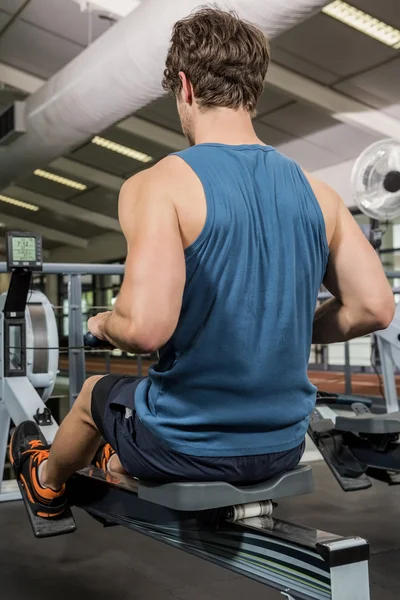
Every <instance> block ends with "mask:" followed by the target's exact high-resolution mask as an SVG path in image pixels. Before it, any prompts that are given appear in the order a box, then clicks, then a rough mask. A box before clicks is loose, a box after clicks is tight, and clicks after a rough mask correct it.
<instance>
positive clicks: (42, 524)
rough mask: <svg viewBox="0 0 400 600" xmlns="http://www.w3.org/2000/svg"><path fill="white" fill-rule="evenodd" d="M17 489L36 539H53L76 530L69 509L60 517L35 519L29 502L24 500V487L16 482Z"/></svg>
mask: <svg viewBox="0 0 400 600" xmlns="http://www.w3.org/2000/svg"><path fill="white" fill-rule="evenodd" d="M17 483H18V487H19V489H20V491H21V495H22V499H23V501H24V504H25V508H26V512H27V513H28V517H29V521H30V523H31V525H32V530H33V533H34V535H35V537H37V538H45V537H53V536H55V535H64V534H65V533H73V532H74V531H75V529H76V525H75V519H74V517H73V515H72V512H71V509H70V508H67V509H66V510H65V512H64V513H63V514H62V515H61V516H60V517H55V518H50V519H46V518H44V517H37V516H36V515H35V514H34V513H33V512H32V508H31V505H30V502H29V501H28V499H27V498H26V491H25V487H24V485H23V484H22V483H21V482H20V481H19V480H18V481H17Z"/></svg>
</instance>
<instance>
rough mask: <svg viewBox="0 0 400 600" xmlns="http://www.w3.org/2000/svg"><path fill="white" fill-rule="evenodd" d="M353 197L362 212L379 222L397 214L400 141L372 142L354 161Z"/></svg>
mask: <svg viewBox="0 0 400 600" xmlns="http://www.w3.org/2000/svg"><path fill="white" fill-rule="evenodd" d="M351 183H352V187H353V189H354V191H355V200H356V203H357V206H358V208H359V209H360V210H361V212H362V213H364V214H365V215H367V216H368V217H370V218H371V219H376V220H378V221H386V220H388V219H394V218H396V217H398V216H399V215H400V143H399V142H398V141H397V140H392V139H388V140H382V141H379V142H375V143H374V144H372V145H371V146H369V147H368V148H366V150H364V152H362V153H361V155H360V156H359V157H358V159H357V160H356V162H355V164H354V167H353V171H352V175H351Z"/></svg>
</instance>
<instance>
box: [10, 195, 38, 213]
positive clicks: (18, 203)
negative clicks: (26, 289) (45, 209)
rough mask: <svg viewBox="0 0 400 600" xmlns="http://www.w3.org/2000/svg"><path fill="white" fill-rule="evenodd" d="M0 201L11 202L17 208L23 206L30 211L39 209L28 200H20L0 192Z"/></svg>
mask: <svg viewBox="0 0 400 600" xmlns="http://www.w3.org/2000/svg"><path fill="white" fill-rule="evenodd" d="M0 202H6V203H7V204H13V205H14V206H18V207H19V208H25V209H26V210H31V211H32V212H37V211H38V210H39V207H38V206H35V205H34V204H29V203H28V202H22V200H17V199H16V198H10V197H9V196H3V195H2V194H0Z"/></svg>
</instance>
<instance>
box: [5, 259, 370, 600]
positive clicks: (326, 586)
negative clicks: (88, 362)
mask: <svg viewBox="0 0 400 600" xmlns="http://www.w3.org/2000/svg"><path fill="white" fill-rule="evenodd" d="M71 270H72V271H73V266H72V267H71ZM31 274H32V269H31V268H27V267H25V268H24V269H23V270H22V271H21V272H20V271H18V270H13V272H12V279H11V284H10V290H9V292H8V294H7V297H6V298H5V299H4V298H3V311H2V312H1V313H0V334H1V341H2V343H1V345H0V352H1V353H2V356H1V357H0V358H1V363H0V381H1V386H0V388H1V403H0V405H1V412H0V418H5V422H6V424H7V428H8V424H9V418H10V416H11V417H12V419H13V421H14V422H15V424H18V423H20V422H21V421H22V420H27V419H28V420H29V419H31V420H33V419H35V416H37V415H41V414H44V413H45V409H46V405H45V404H44V402H43V399H42V398H41V397H40V395H39V394H38V391H37V389H36V388H35V382H34V379H33V376H32V375H33V374H32V373H31V372H30V371H29V370H28V369H27V358H26V357H27V351H28V348H27V346H26V340H27V339H31V337H30V336H33V337H35V336H34V334H35V330H36V329H39V330H41V334H42V336H41V339H42V343H43V339H44V338H45V337H46V336H45V334H44V329H45V328H44V323H43V320H42V322H41V321H40V319H38V318H37V314H39V313H37V314H36V313H35V314H34V313H32V315H31V318H28V316H27V314H28V312H27V311H29V308H28V306H29V294H28V291H29V286H30V280H31ZM21 278H22V279H21ZM21 282H22V283H23V284H24V286H25V287H24V288H22V287H21V286H22V284H21ZM17 288H18V289H17ZM16 291H18V294H17V293H16ZM15 298H19V302H20V304H19V306H18V311H16V310H14V309H15V306H14V302H15ZM21 298H25V300H24V302H21ZM40 298H41V301H42V302H43V304H45V300H44V298H43V297H42V296H40V297H37V300H38V302H39V304H40ZM45 315H46V316H45V317H44V318H45V319H46V323H47V320H49V321H50V320H51V318H52V317H51V316H50V314H47V313H45ZM53 317H54V315H53ZM14 318H15V319H18V321H13V319H14ZM9 319H11V322H10V321H9ZM10 326H11V327H18V332H19V333H18V335H16V334H15V335H14V337H12V336H10V335H8V334H7V330H8V328H9V327H10ZM48 330H49V328H47V331H48ZM11 339H12V340H13V342H12V344H13V345H12V346H11V344H10V340H11ZM38 339H39V338H38ZM86 342H87V343H89V342H90V343H91V345H92V346H93V343H94V344H97V343H98V342H96V340H93V339H92V340H90V339H89V338H87V339H86ZM52 343H54V340H53V341H52ZM51 347H53V346H50V345H49V341H48V345H47V349H48V350H49V349H50V348H51ZM43 349H46V346H41V348H40V351H42V352H43ZM14 350H18V351H19V356H20V360H19V361H17V362H15V358H13V352H14ZM38 351H39V349H38V348H37V349H33V350H32V352H33V360H35V358H36V352H38ZM11 363H12V368H13V370H12V372H10V371H9V370H7V365H9V364H11ZM11 380H12V381H11ZM19 390H23V395H20V394H19ZM46 415H47V417H46V422H43V421H42V423H41V424H40V427H41V431H42V432H43V434H44V436H45V438H46V439H47V441H48V442H51V441H52V439H53V437H54V434H55V433H56V431H57V423H56V422H55V420H54V418H53V416H52V415H51V413H50V414H49V412H47V413H46ZM4 452H5V445H4ZM312 491H313V480H312V473H311V469H310V467H308V466H307V465H302V466H298V467H296V468H295V469H293V470H292V471H289V472H287V473H282V474H281V475H279V476H278V477H275V478H273V479H271V480H269V481H266V482H263V483H258V484H256V485H252V486H234V485H230V484H228V483H226V482H210V483H200V482H186V483H182V482H176V483H169V484H160V485H157V484H155V483H149V482H144V481H137V480H135V479H134V478H130V477H124V476H121V475H114V474H105V473H104V472H103V471H101V470H99V469H96V468H95V467H92V466H90V467H88V468H86V469H84V470H82V471H80V472H79V473H77V474H76V475H75V476H74V477H73V478H72V480H71V481H70V482H69V484H68V494H69V498H70V501H71V505H73V506H77V507H80V508H83V509H84V510H86V511H87V512H88V513H89V514H90V515H92V516H93V517H95V518H96V519H97V520H100V521H101V522H102V523H103V524H104V525H116V524H118V525H123V526H125V527H128V528H130V529H133V530H135V531H137V532H139V533H142V534H144V535H148V536H150V537H153V538H155V539H157V540H159V541H163V542H164V543H167V544H169V545H172V546H174V547H177V548H180V549H182V550H184V551H187V552H189V553H191V554H194V555H196V556H198V557H201V558H203V559H206V560H209V561H212V562H214V563H216V564H218V565H220V566H223V567H225V568H227V569H230V570H232V571H235V572H237V573H240V574H242V575H245V576H247V577H250V578H252V579H255V580H257V581H259V582H261V583H264V584H266V585H267V586H269V587H272V588H275V589H277V590H279V591H281V592H282V594H283V595H285V596H286V597H287V598H289V599H293V600H311V599H320V600H329V599H333V600H339V599H340V600H350V599H351V600H368V598H369V583H368V558H369V546H368V543H367V542H366V541H365V540H363V539H361V538H358V537H350V538H341V537H338V536H335V535H333V534H329V533H325V532H321V531H317V530H314V529H310V528H306V527H301V526H298V525H294V524H291V523H287V522H285V521H280V520H278V519H275V518H274V517H273V516H272V514H273V508H274V502H275V501H277V500H279V498H283V497H294V496H298V495H301V494H307V493H311V492H312ZM21 492H22V496H23V497H24V494H25V490H24V487H23V486H21ZM25 505H26V507H27V509H28V514H30V519H31V523H32V526H33V529H34V533H35V535H36V536H37V537H45V536H52V535H59V534H61V533H66V532H69V531H73V530H74V528H75V523H74V521H73V517H72V516H71V515H67V516H66V517H65V516H63V517H61V518H59V519H55V520H46V519H41V518H38V517H36V516H34V515H32V514H31V513H30V510H29V504H28V503H25Z"/></svg>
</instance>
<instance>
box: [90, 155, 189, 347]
mask: <svg viewBox="0 0 400 600" xmlns="http://www.w3.org/2000/svg"><path fill="white" fill-rule="evenodd" d="M161 162H164V161H161ZM165 177H166V169H165V166H164V165H162V164H161V163H159V164H158V165H156V166H155V167H153V168H152V169H149V170H147V171H145V172H142V173H139V174H138V175H136V176H134V177H133V178H131V179H130V180H128V181H127V182H126V183H125V184H124V186H123V187H122V189H121V193H120V199H119V219H120V224H121V228H122V231H123V233H124V235H125V237H126V241H127V246H128V255H127V259H126V265H125V277H124V281H123V284H122V287H121V291H120V294H119V296H118V298H117V301H116V303H115V305H114V309H113V311H112V312H111V313H110V314H108V315H107V316H105V318H104V322H103V323H101V321H100V322H99V326H100V333H101V334H102V335H103V336H104V337H105V338H106V339H108V340H109V341H110V342H111V343H112V344H113V345H115V346H116V347H117V348H120V349H121V350H125V351H128V352H143V353H147V352H153V351H155V350H157V349H158V348H160V347H161V346H163V345H164V344H165V343H166V342H167V341H168V340H169V339H170V337H171V336H172V334H173V333H174V331H175V328H176V325H177V323H178V319H179V314H180V311H181V305H182V296H183V290H184V285H185V277H186V271H185V258H184V250H183V246H182V240H181V235H180V229H179V221H178V217H177V214H176V210H175V206H174V203H173V201H172V192H171V191H169V189H168V187H169V182H168V180H166V179H165Z"/></svg>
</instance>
